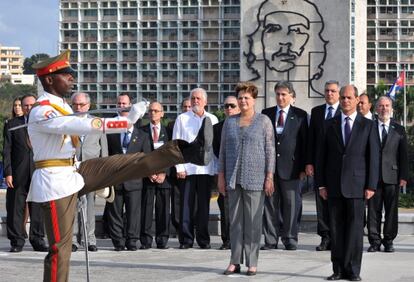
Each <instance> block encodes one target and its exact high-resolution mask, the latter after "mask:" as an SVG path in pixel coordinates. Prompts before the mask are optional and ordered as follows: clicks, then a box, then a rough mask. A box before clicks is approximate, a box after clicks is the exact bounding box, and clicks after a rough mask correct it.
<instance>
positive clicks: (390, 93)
mask: <svg viewBox="0 0 414 282" xmlns="http://www.w3.org/2000/svg"><path fill="white" fill-rule="evenodd" d="M404 77H405V71H404V70H403V71H402V72H401V73H400V76H399V77H397V79H396V80H395V82H394V84H393V85H392V86H391V89H390V91H388V93H387V96H388V97H390V98H391V99H393V100H395V93H396V92H397V91H399V90H400V89H402V88H404Z"/></svg>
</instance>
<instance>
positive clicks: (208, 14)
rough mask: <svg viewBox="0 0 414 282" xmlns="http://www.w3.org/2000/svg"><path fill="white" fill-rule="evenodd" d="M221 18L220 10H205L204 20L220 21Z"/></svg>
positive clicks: (205, 8)
mask: <svg viewBox="0 0 414 282" xmlns="http://www.w3.org/2000/svg"><path fill="white" fill-rule="evenodd" d="M218 18H220V14H219V9H218V8H207V7H204V8H203V19H204V20H210V19H214V20H215V19H218Z"/></svg>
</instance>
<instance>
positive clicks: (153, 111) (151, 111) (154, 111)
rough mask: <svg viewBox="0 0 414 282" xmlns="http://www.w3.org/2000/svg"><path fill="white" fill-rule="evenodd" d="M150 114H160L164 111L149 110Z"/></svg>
mask: <svg viewBox="0 0 414 282" xmlns="http://www.w3.org/2000/svg"><path fill="white" fill-rule="evenodd" d="M148 112H150V113H160V112H162V111H160V110H152V109H149V110H148Z"/></svg>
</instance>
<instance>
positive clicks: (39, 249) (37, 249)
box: [33, 245, 49, 252]
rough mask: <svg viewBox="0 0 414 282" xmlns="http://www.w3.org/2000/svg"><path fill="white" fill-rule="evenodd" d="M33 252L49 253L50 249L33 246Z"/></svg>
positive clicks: (42, 246)
mask: <svg viewBox="0 0 414 282" xmlns="http://www.w3.org/2000/svg"><path fill="white" fill-rule="evenodd" d="M33 250H34V251H35V252H48V251H49V248H48V247H46V246H45V245H39V246H33Z"/></svg>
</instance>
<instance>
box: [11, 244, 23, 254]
mask: <svg viewBox="0 0 414 282" xmlns="http://www.w3.org/2000/svg"><path fill="white" fill-rule="evenodd" d="M21 251H23V247H17V246H14V247H11V248H10V253H20V252H21Z"/></svg>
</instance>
